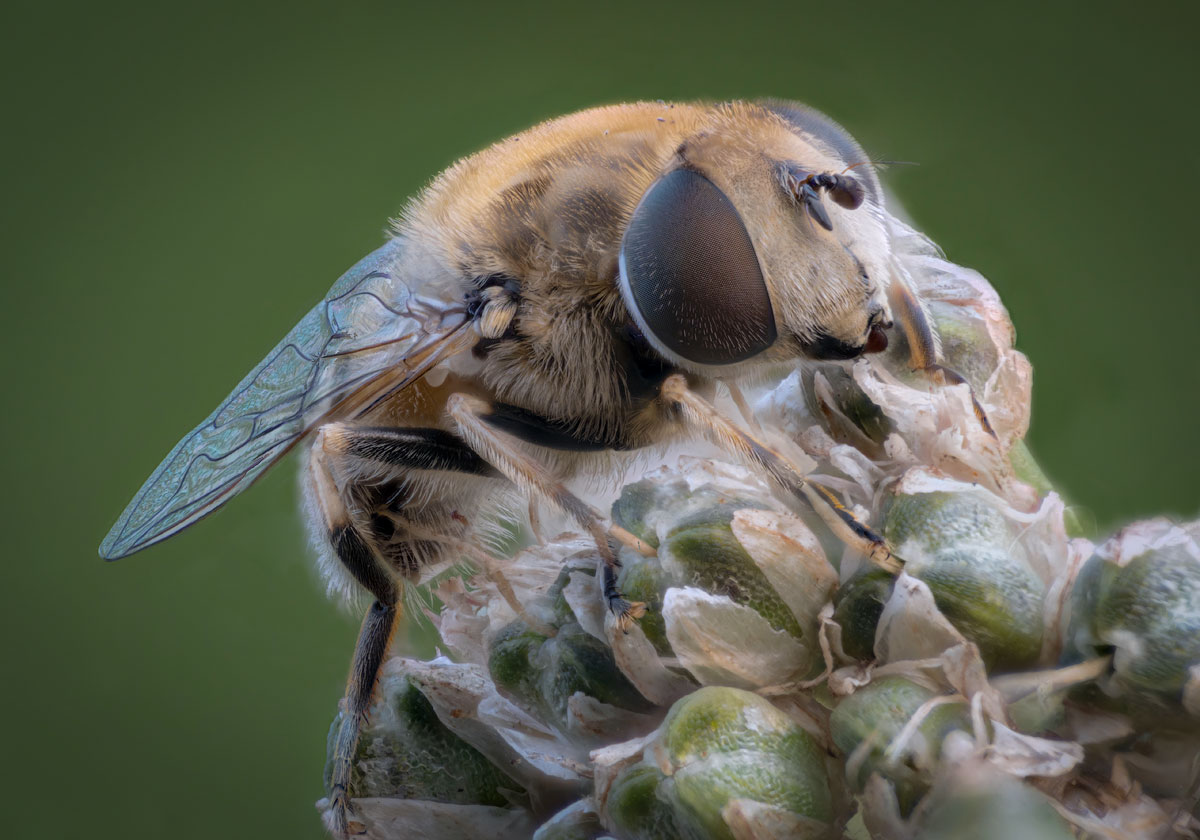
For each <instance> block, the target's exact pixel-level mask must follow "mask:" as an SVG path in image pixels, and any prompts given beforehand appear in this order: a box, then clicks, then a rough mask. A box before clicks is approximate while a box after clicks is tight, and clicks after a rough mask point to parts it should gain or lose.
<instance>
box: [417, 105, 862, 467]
mask: <svg viewBox="0 0 1200 840" xmlns="http://www.w3.org/2000/svg"><path fill="white" fill-rule="evenodd" d="M680 158H686V159H687V160H688V162H689V163H694V164H696V165H698V166H700V167H702V168H704V170H705V171H706V172H708V173H710V177H712V178H713V179H714V181H716V182H717V184H718V186H719V187H721V189H723V190H724V191H725V192H726V193H727V194H729V195H730V196H731V198H733V199H734V200H735V202H736V203H738V204H739V205H741V206H745V207H761V208H762V210H763V214H762V218H761V219H759V218H755V217H753V216H752V217H748V218H747V219H746V224H747V227H748V228H750V229H751V232H752V234H755V233H756V234H758V236H760V237H771V238H775V239H779V238H781V237H782V235H783V234H782V233H781V232H780V231H778V230H775V229H774V227H775V226H776V225H777V224H778V223H777V222H776V221H774V220H773V219H772V218H771V216H773V215H783V216H786V217H788V218H794V217H796V213H795V211H794V210H792V209H790V208H788V207H786V206H785V196H784V195H783V193H782V191H781V190H780V189H779V188H778V184H777V183H776V182H775V181H774V177H775V175H774V171H773V170H772V169H771V167H770V166H769V165H766V162H767V161H769V160H778V159H797V158H803V159H807V160H808V162H810V163H811V165H812V166H813V167H814V168H834V167H840V166H844V163H842V162H841V161H840V160H838V159H837V158H835V157H832V156H830V155H829V154H827V153H826V152H825V151H824V150H820V149H816V148H814V147H812V146H810V145H808V144H806V143H804V142H803V141H801V140H800V139H799V138H798V137H797V135H796V134H795V132H794V130H793V129H791V128H790V127H789V126H788V125H787V124H786V123H785V122H784V121H783V120H782V119H781V118H780V117H779V116H777V115H776V114H774V113H771V112H770V111H768V110H767V109H764V108H762V107H760V106H757V105H751V104H740V103H734V104H725V105H719V106H706V105H692V104H678V105H673V104H665V103H642V104H633V105H619V106H612V107H604V108H596V109H592V110H588V111H583V112H580V113H577V114H573V115H570V116H567V117H563V118H560V119H556V120H552V121H549V122H546V123H543V124H541V125H539V126H535V127H533V128H531V129H529V130H528V131H525V132H522V133H520V134H517V135H514V136H513V137H510V138H508V139H506V140H503V141H501V142H499V143H497V144H495V145H493V146H491V147H489V148H488V149H485V150H483V151H481V152H479V153H477V154H475V155H472V156H470V157H468V158H465V159H464V160H462V161H460V162H459V163H457V164H455V165H454V166H452V167H451V168H450V169H448V170H447V171H446V172H444V173H443V174H442V175H441V176H440V177H439V178H438V179H437V180H436V181H434V182H433V184H431V185H430V186H429V188H428V189H427V190H426V191H425V192H424V193H423V194H422V195H421V196H420V197H419V198H418V199H417V200H415V201H414V202H413V203H412V204H411V205H410V207H409V208H408V209H407V211H406V212H405V213H404V214H403V217H402V219H401V220H400V221H399V222H398V224H397V231H398V233H399V234H400V235H402V236H405V237H409V238H410V240H418V241H421V242H422V243H423V244H424V245H426V246H427V247H428V248H430V250H432V251H433V252H434V253H435V254H436V255H437V259H438V260H439V261H440V262H441V263H442V264H443V265H444V266H445V267H446V268H447V269H448V270H449V271H451V272H453V273H454V274H456V275H458V276H459V277H461V278H462V279H463V282H464V287H465V288H469V287H470V286H469V284H470V283H471V282H472V281H477V280H478V279H480V278H489V277H492V278H494V277H507V278H512V279H513V280H514V281H515V282H516V284H517V285H518V286H519V290H520V291H519V302H518V305H517V311H516V316H515V318H514V320H513V323H512V326H511V329H510V331H509V335H508V336H506V338H505V340H501V341H496V342H490V343H489V344H488V346H487V347H486V350H485V351H484V352H481V353H480V354H479V355H482V356H483V357H484V362H483V369H482V372H481V375H480V379H481V380H482V381H483V382H484V383H486V385H487V386H488V388H489V389H490V390H491V391H492V393H493V394H494V396H495V397H496V398H498V399H500V400H502V401H504V402H509V403H513V404H517V405H520V406H522V407H524V408H527V409H530V410H532V411H536V412H538V413H540V414H543V415H545V416H548V417H552V418H562V419H564V420H567V421H569V422H571V423H572V424H575V425H577V426H579V427H580V428H582V429H583V430H585V431H587V432H589V433H591V434H596V435H599V436H601V437H608V436H610V435H616V434H618V430H619V431H620V434H621V436H622V437H626V438H627V437H628V435H630V434H632V433H633V432H632V430H631V429H629V428H628V424H629V419H630V417H629V415H630V411H631V410H632V409H633V405H632V402H633V401H632V400H631V395H630V388H629V385H628V383H627V382H626V380H625V377H624V375H623V374H622V372H621V371H620V370H619V368H622V367H623V364H624V362H625V361H627V360H624V359H619V358H617V356H618V355H619V351H620V348H617V347H614V334H617V333H620V332H621V331H622V330H624V329H626V328H627V326H628V325H629V323H630V319H629V315H628V313H627V312H626V311H625V308H624V305H623V303H622V301H621V296H620V293H619V290H618V285H617V261H618V254H619V250H620V245H621V237H622V233H623V231H624V229H625V227H626V225H627V224H628V221H629V218H630V216H631V215H632V213H633V211H634V209H635V207H636V206H637V203H638V201H639V199H640V198H641V196H642V195H643V194H644V193H645V192H646V190H647V188H648V187H649V186H650V185H651V184H652V183H653V182H654V180H655V179H656V178H657V177H659V176H660V175H661V174H662V172H663V171H664V169H666V168H668V167H669V166H670V165H672V163H674V162H677V161H678V160H679V159H680ZM764 205H765V206H764ZM826 292H827V294H829V295H830V297H831V298H834V299H836V298H837V295H836V294H833V293H832V292H831V290H826ZM815 303H816V304H819V303H820V301H816V302H815ZM805 305H810V306H811V305H814V304H805ZM813 317H814V320H815V315H814V316H813ZM622 443H623V444H625V445H631V444H634V443H635V442H634V441H630V440H624V441H622ZM638 443H640V441H639V442H638Z"/></svg>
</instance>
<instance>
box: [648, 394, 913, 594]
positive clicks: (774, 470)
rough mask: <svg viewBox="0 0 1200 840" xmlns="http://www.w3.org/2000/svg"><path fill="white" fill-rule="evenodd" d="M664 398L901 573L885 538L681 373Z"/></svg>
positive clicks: (844, 537)
mask: <svg viewBox="0 0 1200 840" xmlns="http://www.w3.org/2000/svg"><path fill="white" fill-rule="evenodd" d="M661 394H662V398H663V399H664V400H665V401H666V402H667V403H668V404H669V405H672V406H674V407H675V409H676V410H677V411H678V412H679V413H680V414H681V415H682V417H683V419H684V420H685V421H686V422H687V423H688V424H689V425H690V426H692V427H693V428H695V429H697V430H698V431H700V432H701V433H702V434H704V435H705V436H706V437H707V438H709V439H710V440H711V441H712V442H713V443H715V444H717V445H718V446H721V447H723V448H725V449H731V450H733V451H734V452H737V453H738V454H740V455H741V456H742V457H743V458H745V459H746V460H747V461H750V462H752V463H756V464H758V465H759V466H760V467H762V468H763V469H765V470H766V471H767V473H768V474H769V475H770V476H771V478H773V479H774V480H775V482H776V483H778V484H779V485H780V486H781V487H783V488H784V489H785V490H787V491H788V492H789V493H791V494H793V495H795V496H798V497H800V498H802V499H804V500H805V501H806V502H808V504H809V505H810V506H811V507H812V509H813V510H814V511H815V512H816V513H817V515H818V516H820V517H821V519H822V520H824V522H825V524H826V525H828V526H829V529H830V530H831V531H833V533H834V534H835V535H837V537H838V539H840V540H841V541H842V542H844V543H845V544H846V545H848V546H850V547H851V548H853V549H856V550H857V551H860V552H862V553H863V554H865V555H866V556H868V557H870V558H871V560H872V561H873V562H874V563H876V564H877V565H878V566H880V567H881V568H883V569H886V570H887V571H889V572H891V573H892V574H899V573H900V570H901V569H902V568H903V561H901V560H900V559H899V558H898V557H896V556H895V555H894V554H892V551H891V549H890V548H888V545H887V543H886V542H885V541H884V539H883V537H881V536H879V535H878V534H876V533H875V532H874V531H872V530H871V529H870V528H868V527H867V526H866V525H864V524H862V523H861V522H859V521H858V517H856V516H855V515H854V514H853V513H851V512H850V511H849V510H847V509H846V507H845V505H843V504H842V503H841V501H839V500H838V497H837V496H835V495H834V494H833V493H831V492H830V491H829V490H827V489H826V488H824V487H821V486H820V485H817V484H813V483H811V482H809V481H806V480H805V479H804V476H803V475H801V474H800V471H799V470H798V469H797V468H796V467H795V465H793V464H792V463H791V462H790V461H788V460H787V458H785V457H784V456H782V455H780V454H779V453H778V452H776V451H774V450H773V449H771V448H770V447H768V446H767V445H765V444H763V443H761V442H760V441H758V440H756V439H755V438H754V437H753V436H751V435H750V434H748V433H747V432H744V431H742V430H741V429H740V428H738V427H737V426H736V425H734V424H733V423H732V422H731V421H729V420H728V419H726V418H725V417H724V416H723V415H722V414H721V413H720V412H719V411H717V409H716V408H715V407H713V406H712V405H711V404H710V403H709V402H708V401H707V400H705V399H704V398H703V397H701V396H700V395H698V394H696V393H695V392H693V391H692V390H691V389H690V388H689V387H688V384H687V380H686V379H685V378H684V377H683V375H682V374H678V373H676V374H672V375H671V376H668V377H667V378H666V380H665V381H664V382H663V384H662V390H661Z"/></svg>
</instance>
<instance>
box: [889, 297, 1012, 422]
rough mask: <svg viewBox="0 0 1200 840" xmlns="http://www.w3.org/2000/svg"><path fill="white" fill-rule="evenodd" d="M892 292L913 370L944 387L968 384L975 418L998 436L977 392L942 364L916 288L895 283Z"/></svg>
mask: <svg viewBox="0 0 1200 840" xmlns="http://www.w3.org/2000/svg"><path fill="white" fill-rule="evenodd" d="M888 293H889V296H890V298H891V304H892V315H893V317H894V318H895V319H896V322H897V323H899V324H900V328H901V329H902V330H904V337H905V338H906V339H907V340H908V353H909V363H910V364H911V365H912V368H913V370H922V371H925V372H926V373H927V374H929V375H930V376H931V377H932V378H933V380H934V381H935V382H937V383H939V384H941V385H964V384H965V385H967V387H968V388H969V389H970V391H971V408H972V409H973V410H974V412H975V417H976V418H978V420H979V423H980V424H981V425H982V426H983V429H984V431H986V432H987V433H988V434H989V435H991V436H992V437H995V436H996V432H995V430H993V429H992V424H991V422H990V421H989V420H988V418H987V412H985V411H984V410H983V406H982V405H980V404H979V400H978V399H976V397H975V389H974V388H971V386H970V384H969V383H968V382H967V380H965V379H963V377H962V375H961V374H959V373H958V372H957V371H955V370H953V369H951V368H948V367H946V366H945V365H943V364H941V363H940V362H939V361H938V358H939V357H940V355H941V353H940V348H939V347H938V341H937V335H936V333H934V331H933V327H932V326H931V325H930V323H929V316H928V315H927V314H926V313H925V309H924V307H922V306H921V302H920V301H919V300H917V296H916V295H914V294H913V291H912V289H910V288H909V287H908V285H907V284H906V283H904V282H903V281H902V280H895V281H893V282H892V284H891V286H890V287H889V289H888Z"/></svg>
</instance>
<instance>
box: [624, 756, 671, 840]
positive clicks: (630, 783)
mask: <svg viewBox="0 0 1200 840" xmlns="http://www.w3.org/2000/svg"><path fill="white" fill-rule="evenodd" d="M664 778H665V777H664V776H663V774H662V771H661V770H659V769H658V768H657V767H655V766H653V765H651V764H646V763H641V764H635V765H633V766H632V767H630V768H628V769H626V770H625V771H623V772H622V773H621V774H620V775H619V776H617V778H616V780H615V781H614V782H613V784H612V787H611V788H610V789H609V793H608V815H609V817H610V819H611V820H612V822H613V828H615V829H616V831H617V833H618V834H619V836H621V837H626V838H629V840H675V838H677V837H679V836H680V831H679V826H678V823H677V821H676V819H675V812H674V810H673V809H672V807H671V805H670V804H669V803H668V802H667V801H666V799H665V798H663V797H661V796H659V795H658V794H659V785H660V784H661V783H662V781H663V779H664Z"/></svg>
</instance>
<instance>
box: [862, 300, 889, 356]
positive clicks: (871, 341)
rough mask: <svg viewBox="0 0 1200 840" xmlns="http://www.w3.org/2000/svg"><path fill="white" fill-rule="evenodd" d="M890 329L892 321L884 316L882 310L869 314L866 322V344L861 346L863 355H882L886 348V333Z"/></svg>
mask: <svg viewBox="0 0 1200 840" xmlns="http://www.w3.org/2000/svg"><path fill="white" fill-rule="evenodd" d="M891 328H892V319H891V318H888V317H887V316H886V315H884V313H883V310H882V309H875V310H873V311H872V312H871V317H870V320H868V321H867V343H866V344H865V345H863V352H864V353H882V352H883V351H884V350H886V349H887V348H888V336H887V331H888V330H890V329H891Z"/></svg>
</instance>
